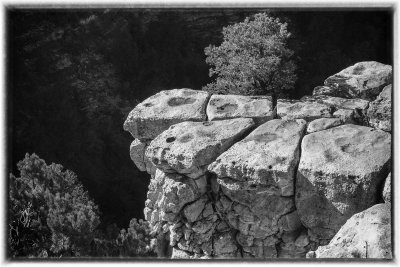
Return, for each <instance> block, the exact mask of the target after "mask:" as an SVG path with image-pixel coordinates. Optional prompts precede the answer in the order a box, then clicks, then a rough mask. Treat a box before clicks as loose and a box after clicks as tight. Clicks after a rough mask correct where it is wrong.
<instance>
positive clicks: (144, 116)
mask: <svg viewBox="0 0 400 267" xmlns="http://www.w3.org/2000/svg"><path fill="white" fill-rule="evenodd" d="M209 98H210V94H209V93H207V92H204V91H196V90H192V89H174V90H165V91H161V92H159V93H157V94H155V95H153V96H151V97H149V98H148V99H146V100H145V101H143V102H142V103H140V104H138V105H137V106H136V107H135V108H134V109H133V110H132V111H131V112H130V113H129V115H128V118H127V119H126V121H125V123H124V130H125V131H129V132H130V133H131V134H132V136H133V137H134V138H137V139H139V140H151V139H154V138H155V137H156V136H157V135H159V134H160V133H162V132H163V131H164V130H166V129H168V128H169V127H170V126H171V125H174V124H176V123H179V122H183V121H205V120H206V112H205V110H206V105H207V102H208V99H209Z"/></svg>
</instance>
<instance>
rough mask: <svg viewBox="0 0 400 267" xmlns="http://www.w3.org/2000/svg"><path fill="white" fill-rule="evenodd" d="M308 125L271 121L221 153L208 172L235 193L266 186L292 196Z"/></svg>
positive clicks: (298, 122) (294, 121)
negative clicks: (302, 140)
mask: <svg viewBox="0 0 400 267" xmlns="http://www.w3.org/2000/svg"><path fill="white" fill-rule="evenodd" d="M305 126H306V122H305V121H304V120H288V121H286V120H280V119H275V120H271V121H268V122H266V123H264V124H262V125H261V126H259V127H258V128H257V129H255V130H254V131H253V132H252V133H250V134H249V135H248V136H247V137H246V138H244V139H243V140H242V141H240V142H238V143H236V144H235V145H233V146H232V147H231V148H230V149H228V150H227V151H226V152H224V153H223V154H221V155H220V156H219V157H218V158H217V159H216V160H215V161H214V162H213V163H212V164H211V165H210V166H209V167H208V169H209V170H210V171H211V172H213V173H215V174H216V175H217V176H218V181H219V183H220V184H222V185H224V186H225V187H228V188H230V189H232V190H235V189H241V190H244V189H251V188H252V187H253V188H254V187H255V186H257V185H263V186H264V187H265V188H268V187H270V188H271V190H277V191H280V194H281V195H282V196H291V195H293V194H294V182H293V181H294V176H295V167H296V165H297V164H298V161H299V156H300V154H299V153H300V148H299V147H300V142H301V138H302V136H303V134H304V129H305Z"/></svg>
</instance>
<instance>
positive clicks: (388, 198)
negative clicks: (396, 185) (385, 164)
mask: <svg viewBox="0 0 400 267" xmlns="http://www.w3.org/2000/svg"><path fill="white" fill-rule="evenodd" d="M382 198H383V200H384V201H385V203H390V202H392V173H389V175H388V177H386V180H385V185H384V186H383V192H382Z"/></svg>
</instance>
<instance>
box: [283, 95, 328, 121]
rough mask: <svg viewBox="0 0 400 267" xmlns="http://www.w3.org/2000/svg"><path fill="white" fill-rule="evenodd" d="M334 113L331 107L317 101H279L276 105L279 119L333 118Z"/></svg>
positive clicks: (308, 119)
mask: <svg viewBox="0 0 400 267" xmlns="http://www.w3.org/2000/svg"><path fill="white" fill-rule="evenodd" d="M333 111H334V109H333V108H332V107H331V106H330V105H327V104H325V103H322V102H318V101H315V100H290V99H278V100H277V104H276V115H277V117H278V118H280V119H285V120H294V119H304V120H306V121H312V120H315V119H319V118H331V117H332V112H333Z"/></svg>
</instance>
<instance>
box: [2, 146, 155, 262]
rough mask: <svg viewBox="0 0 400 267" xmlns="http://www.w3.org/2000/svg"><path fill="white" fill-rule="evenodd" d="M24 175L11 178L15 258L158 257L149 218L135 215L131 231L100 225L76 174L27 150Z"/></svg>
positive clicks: (10, 239) (21, 167)
mask: <svg viewBox="0 0 400 267" xmlns="http://www.w3.org/2000/svg"><path fill="white" fill-rule="evenodd" d="M17 165H18V170H19V172H20V176H19V177H16V176H14V175H12V174H11V175H10V179H9V186H10V191H9V207H10V209H9V218H8V222H9V229H8V230H9V235H8V245H9V255H10V256H11V257H19V256H22V257H43V258H45V257H49V256H50V257H77V256H80V257H85V256H115V257H138V256H139V257H145V256H154V246H155V242H156V241H155V239H154V240H153V241H152V238H151V234H150V227H149V224H148V222H145V221H142V220H139V222H138V221H137V220H136V219H132V220H131V222H130V224H129V227H128V229H127V230H125V229H122V230H119V229H118V228H117V226H116V225H115V224H114V225H110V226H109V227H108V228H107V231H105V232H104V231H102V230H101V229H97V227H98V225H99V223H100V213H99V210H98V207H97V205H96V204H95V203H94V202H93V200H92V199H90V197H89V195H88V193H87V191H85V190H84V189H83V186H82V184H81V183H80V182H79V180H78V178H77V177H76V175H75V174H74V173H73V172H72V171H70V170H65V171H64V170H63V166H62V165H59V164H54V163H53V164H50V165H47V164H46V162H45V161H44V160H42V159H40V158H39V157H38V156H37V155H35V154H32V155H29V154H26V155H25V158H24V159H23V160H21V161H20V162H19V163H18V164H17Z"/></svg>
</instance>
